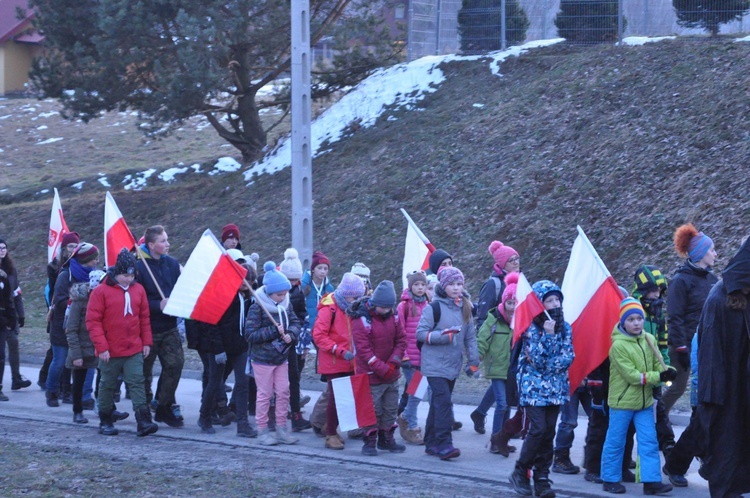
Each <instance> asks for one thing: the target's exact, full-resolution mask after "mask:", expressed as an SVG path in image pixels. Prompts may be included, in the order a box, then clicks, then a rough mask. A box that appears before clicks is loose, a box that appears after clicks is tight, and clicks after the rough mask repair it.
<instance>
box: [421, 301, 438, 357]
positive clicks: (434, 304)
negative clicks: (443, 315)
mask: <svg viewBox="0 0 750 498" xmlns="http://www.w3.org/2000/svg"><path fill="white" fill-rule="evenodd" d="M430 308H432V322H433V323H434V324H435V325H437V323H438V322H439V321H440V303H438V302H437V301H433V302H431V303H430ZM423 345H424V342H422V341H417V349H419V350H420V351H422V346H423Z"/></svg>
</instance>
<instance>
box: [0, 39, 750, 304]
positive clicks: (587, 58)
mask: <svg viewBox="0 0 750 498" xmlns="http://www.w3.org/2000/svg"><path fill="white" fill-rule="evenodd" d="M441 69H442V70H443V72H444V73H445V74H446V76H447V79H446V81H445V82H443V83H442V84H441V85H440V87H439V88H438V90H437V91H436V92H434V93H431V94H429V95H427V96H426V97H425V98H424V99H423V100H422V101H420V102H419V103H418V104H417V107H418V108H419V111H420V112H413V111H394V112H390V113H386V114H384V115H383V116H382V117H381V119H380V120H379V121H378V122H377V124H376V125H375V126H373V127H370V128H365V129H360V130H358V131H356V132H354V133H353V134H352V135H351V136H349V137H348V138H347V139H345V140H343V141H341V142H339V143H337V144H334V145H333V146H332V147H331V151H330V152H328V153H326V154H324V155H322V156H320V157H319V158H317V159H316V160H315V161H314V178H313V193H314V199H315V215H314V216H315V218H314V227H315V246H316V248H320V249H322V250H324V251H325V252H326V253H327V254H328V255H329V256H330V257H331V260H332V261H333V270H332V274H333V276H334V279H335V280H336V281H337V280H338V278H339V277H340V275H341V274H342V273H343V271H344V270H346V269H348V268H349V267H350V266H351V264H353V263H354V262H355V261H364V262H365V263H366V264H367V265H368V266H370V268H371V269H372V270H373V278H374V279H375V280H380V279H382V278H391V279H394V280H396V279H398V277H399V274H400V265H401V258H402V256H403V242H404V235H405V228H406V226H405V221H404V219H403V217H402V215H401V214H400V212H399V211H398V208H401V207H403V208H405V209H406V210H407V211H408V212H409V213H410V215H411V216H412V217H413V218H414V220H415V221H416V223H417V224H418V225H419V226H420V228H421V229H422V230H423V231H424V232H425V233H426V234H427V235H428V236H429V238H430V239H431V241H432V242H433V243H434V244H435V245H436V246H437V247H442V248H444V249H446V250H448V251H449V252H451V253H452V254H453V255H454V257H455V263H456V265H457V266H459V267H460V268H462V269H463V270H464V272H465V273H466V274H467V276H468V278H469V282H468V285H469V290H470V291H471V292H472V293H473V294H477V293H478V290H479V287H480V285H481V283H482V281H483V280H484V279H485V278H486V277H487V275H488V273H489V270H490V267H491V258H490V257H489V254H488V253H487V250H486V248H487V246H488V245H489V242H490V241H491V240H493V239H500V240H502V241H503V242H505V243H507V244H510V245H512V246H513V247H515V248H516V249H517V250H518V251H519V252H520V253H521V255H522V257H523V259H522V264H523V268H524V271H525V272H526V273H527V275H528V277H529V279H530V280H531V281H532V282H533V281H534V280H537V279H540V278H551V279H554V280H557V281H560V280H561V279H562V276H563V273H564V271H565V266H566V264H567V260H568V257H569V251H570V247H571V245H572V242H573V240H574V238H575V236H576V230H575V226H576V225H577V224H578V225H581V226H582V227H583V228H584V230H585V231H586V232H587V234H588V236H589V238H590V239H591V241H592V242H593V244H594V246H595V247H596V248H597V249H598V250H599V253H600V255H601V257H602V259H603V260H604V262H605V263H606V264H607V265H608V267H609V269H610V270H611V271H612V273H613V275H614V276H615V278H616V279H617V280H618V281H622V282H627V283H628V284H629V282H630V280H631V278H632V274H633V272H634V270H635V267H636V266H637V265H638V264H640V263H643V262H649V263H653V264H658V265H660V266H661V267H662V268H663V269H665V270H666V271H667V272H668V273H671V271H672V270H673V269H674V268H675V267H676V265H677V264H678V263H679V258H678V257H677V256H676V255H675V254H674V251H673V250H672V246H671V237H672V233H673V231H674V228H675V227H676V226H677V225H679V224H681V223H683V222H685V221H693V222H695V223H696V225H697V226H698V228H699V229H701V230H704V231H705V232H706V233H708V234H709V235H710V236H711V237H712V238H713V239H714V240H715V241H716V245H717V250H718V251H719V261H718V265H717V266H718V267H719V268H721V267H723V265H724V264H726V262H727V261H728V259H729V258H730V257H731V256H732V255H733V254H734V252H735V250H736V248H737V247H739V242H740V239H741V238H742V237H743V236H744V235H745V234H746V232H747V227H746V223H747V220H748V214H750V201H749V200H748V194H749V193H750V188H749V187H750V185H749V183H750V181H749V179H748V168H747V166H746V164H745V163H746V161H747V158H748V156H749V153H750V126H749V125H750V123H748V120H750V44H748V43H734V42H733V41H732V40H729V39H720V40H708V39H702V38H696V39H681V40H676V41H665V42H660V43H654V44H647V45H644V46H639V47H621V48H618V47H610V46H606V47H584V48H581V47H575V48H573V47H567V46H563V45H556V46H552V47H548V48H544V49H537V50H534V51H531V52H529V53H527V54H524V55H522V56H521V57H519V58H509V59H508V60H506V61H505V62H503V63H502V65H501V74H502V76H500V77H498V76H495V75H492V74H491V72H490V70H489V67H488V63H487V61H459V62H450V63H446V64H443V65H442V66H441ZM61 194H62V195H63V208H64V210H65V215H66V218H67V219H68V223H69V225H70V226H71V228H73V229H75V230H77V231H79V232H80V233H81V234H82V235H83V236H84V238H86V239H87V240H92V241H93V242H94V243H100V241H101V231H102V229H101V225H102V201H103V197H104V195H103V192H91V191H89V192H86V191H84V192H82V193H77V192H74V191H68V192H64V193H61ZM114 195H115V197H116V199H117V201H118V204H119V205H120V208H121V210H122V211H123V214H124V215H125V217H126V219H127V221H128V223H129V224H130V225H131V228H132V229H133V230H134V231H135V232H136V233H142V231H143V229H144V228H145V227H146V226H147V225H149V224H154V223H163V224H165V225H166V226H167V229H168V233H169V235H170V242H172V244H173V247H172V251H173V254H174V255H175V256H177V257H178V258H180V259H182V260H183V261H184V260H185V259H186V258H187V255H188V254H189V252H190V250H191V249H192V247H193V245H194V244H195V242H196V241H197V239H198V236H199V234H200V233H201V232H202V231H203V230H204V229H205V228H206V227H210V228H212V229H214V231H219V230H220V229H221V226H222V225H223V224H225V223H227V222H236V223H238V224H239V226H240V229H241V230H242V241H243V247H244V248H245V251H246V252H247V251H249V250H253V251H257V252H258V253H260V255H261V259H276V260H278V259H280V258H281V257H282V256H281V255H282V252H283V250H284V248H285V247H286V246H287V245H288V244H289V240H290V208H291V202H290V171H289V170H288V169H287V170H284V171H281V172H279V173H276V174H274V175H265V176H260V177H257V178H256V179H255V181H254V182H253V183H252V184H251V185H249V186H245V182H244V180H243V179H242V176H241V174H240V173H239V172H238V173H235V174H232V175H224V176H215V177H205V178H201V179H200V180H196V181H190V182H185V183H182V184H180V183H178V184H176V185H174V186H160V187H156V188H149V189H147V190H145V191H142V192H123V191H115V192H114ZM50 204H51V202H50V200H49V199H46V200H44V201H30V202H28V203H20V204H19V203H16V204H11V205H7V206H0V234H2V235H0V237H5V238H6V239H7V240H8V242H9V243H10V246H11V248H12V251H13V254H14V256H15V258H16V260H17V261H18V262H19V267H20V268H21V273H22V275H21V278H22V281H23V282H26V283H27V284H26V286H25V293H26V295H27V296H29V297H30V298H32V299H35V298H36V297H37V296H38V295H39V293H40V288H41V285H43V283H42V276H43V273H44V270H43V268H44V264H43V263H44V261H43V258H44V256H43V255H44V254H45V248H44V242H45V241H46V231H47V225H48V219H49V207H50ZM19 246H20V247H19Z"/></svg>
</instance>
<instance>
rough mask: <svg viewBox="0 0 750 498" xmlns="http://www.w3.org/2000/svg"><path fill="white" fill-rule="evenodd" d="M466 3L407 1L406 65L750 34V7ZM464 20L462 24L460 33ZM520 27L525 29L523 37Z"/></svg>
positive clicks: (622, 0) (735, 1)
mask: <svg viewBox="0 0 750 498" xmlns="http://www.w3.org/2000/svg"><path fill="white" fill-rule="evenodd" d="M673 1H674V5H673ZM464 2H466V5H467V8H462V0H412V1H411V2H409V9H408V18H407V21H408V22H407V26H408V55H409V60H413V59H416V58H419V57H423V56H425V55H438V54H448V53H473V52H486V51H489V50H498V49H501V48H505V47H506V46H509V45H517V44H520V43H524V42H527V41H533V40H544V39H550V38H565V39H566V40H568V41H571V42H577V43H602V42H614V41H617V40H619V39H620V38H621V37H628V36H672V35H676V36H685V35H702V34H705V35H708V34H709V33H710V32H712V31H714V32H717V33H721V34H739V33H745V32H746V31H747V30H749V29H750V18H747V19H746V18H745V15H747V14H748V11H749V10H750V0H610V1H607V0H464ZM501 2H502V3H501ZM502 5H504V6H505V7H504V8H503V7H502ZM675 5H677V6H679V7H680V9H679V10H678V9H677V8H675ZM620 12H622V14H623V15H622V16H620V15H619V13H620ZM503 13H505V15H503ZM522 17H523V18H525V20H524V19H523V18H522ZM459 18H462V20H463V21H464V22H463V23H462V25H461V26H459ZM466 21H468V22H466ZM467 26H469V28H467ZM519 26H523V27H524V28H523V29H524V30H525V36H524V34H523V33H521V32H519V29H521V28H520V27H519Z"/></svg>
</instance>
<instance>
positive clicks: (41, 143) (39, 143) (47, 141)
mask: <svg viewBox="0 0 750 498" xmlns="http://www.w3.org/2000/svg"><path fill="white" fill-rule="evenodd" d="M60 140H62V138H48V139H47V140H42V141H41V142H37V143H35V144H34V145H45V144H53V143H55V142H59V141H60Z"/></svg>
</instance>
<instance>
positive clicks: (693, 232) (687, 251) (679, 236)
mask: <svg viewBox="0 0 750 498" xmlns="http://www.w3.org/2000/svg"><path fill="white" fill-rule="evenodd" d="M713 245H714V241H713V240H711V237H709V236H708V235H706V234H704V233H703V232H699V231H698V229H697V228H695V227H694V226H693V224H692V223H687V224H685V225H682V226H681V227H679V228H677V230H676V231H675V233H674V247H675V250H676V251H677V253H678V254H680V255H681V256H683V257H687V258H688V259H690V261H692V262H693V263H697V262H698V261H700V260H702V259H703V257H704V256H705V255H706V254H707V253H708V251H709V250H710V249H711V247H713Z"/></svg>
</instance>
